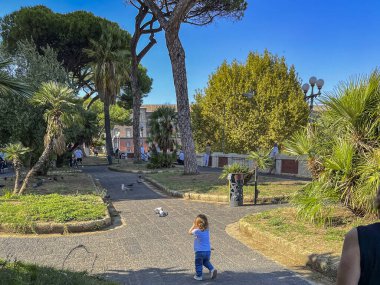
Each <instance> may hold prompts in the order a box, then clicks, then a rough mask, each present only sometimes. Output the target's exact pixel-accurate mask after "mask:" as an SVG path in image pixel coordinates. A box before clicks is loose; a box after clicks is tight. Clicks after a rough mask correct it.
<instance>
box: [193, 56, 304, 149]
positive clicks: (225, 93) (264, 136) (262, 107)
mask: <svg viewBox="0 0 380 285" xmlns="http://www.w3.org/2000/svg"><path fill="white" fill-rule="evenodd" d="M250 92H253V93H254V95H253V98H252V99H249V98H247V97H245V96H244V94H247V93H250ZM303 97H304V96H303V93H302V90H301V87H300V82H299V81H298V78H297V74H296V72H295V69H294V67H293V66H291V67H288V66H287V64H286V62H285V59H284V58H279V57H277V56H274V55H272V54H270V53H269V52H268V51H266V52H265V53H264V54H263V55H260V54H258V53H250V54H249V55H248V57H247V60H246V62H245V63H238V62H236V61H234V62H232V63H231V64H228V63H227V62H224V63H223V64H222V65H221V66H219V68H218V69H217V71H216V72H215V73H213V74H212V75H211V76H210V79H209V82H208V85H207V87H206V88H205V90H204V94H202V93H201V92H198V93H197V94H196V96H195V104H194V105H193V107H192V109H193V111H194V113H193V117H192V119H193V122H192V123H193V129H194V138H195V141H196V142H197V146H198V149H203V148H204V146H205V144H206V143H207V142H211V143H212V145H213V148H214V149H215V150H222V149H223V141H225V151H227V152H236V153H247V152H249V151H251V150H257V149H259V148H264V149H267V148H269V147H270V146H271V145H273V143H274V142H279V143H281V142H283V141H284V140H285V139H287V138H288V137H289V136H290V135H291V134H292V133H294V132H295V131H297V130H299V129H300V128H302V126H305V125H306V123H307V118H308V114H309V109H308V107H307V104H306V103H305V102H304V99H303Z"/></svg>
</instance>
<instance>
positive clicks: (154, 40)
mask: <svg viewBox="0 0 380 285" xmlns="http://www.w3.org/2000/svg"><path fill="white" fill-rule="evenodd" d="M149 40H150V41H149V43H148V44H147V45H146V46H145V47H144V48H143V49H142V50H141V51H140V52H139V54H138V55H137V63H140V61H141V59H142V58H143V57H144V56H145V55H146V54H147V53H148V51H149V50H150V49H151V48H152V46H154V45H155V44H156V43H157V41H156V39H155V38H154V34H153V33H152V34H151V35H150V37H149Z"/></svg>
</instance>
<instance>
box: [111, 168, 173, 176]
mask: <svg viewBox="0 0 380 285" xmlns="http://www.w3.org/2000/svg"><path fill="white" fill-rule="evenodd" d="M108 169H109V170H111V171H115V172H124V173H137V174H154V173H163V172H170V171H168V170H132V169H131V170H126V169H119V168H116V167H113V166H108ZM174 171H177V170H174ZM174 171H172V172H174Z"/></svg>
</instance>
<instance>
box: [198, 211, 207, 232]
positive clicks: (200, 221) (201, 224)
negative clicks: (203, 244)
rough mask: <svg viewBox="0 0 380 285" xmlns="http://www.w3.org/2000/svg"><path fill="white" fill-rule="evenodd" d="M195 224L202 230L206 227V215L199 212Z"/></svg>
mask: <svg viewBox="0 0 380 285" xmlns="http://www.w3.org/2000/svg"><path fill="white" fill-rule="evenodd" d="M195 225H196V226H197V227H198V228H199V229H200V230H201V231H202V232H203V231H204V230H207V229H208V220H207V217H206V215H203V214H199V215H198V216H197V217H196V218H195Z"/></svg>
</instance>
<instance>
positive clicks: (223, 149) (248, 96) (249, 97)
mask: <svg viewBox="0 0 380 285" xmlns="http://www.w3.org/2000/svg"><path fill="white" fill-rule="evenodd" d="M254 95H255V92H254V91H251V92H248V93H244V94H243V96H244V97H246V98H248V99H252V98H253V96H254ZM231 98H234V96H230V97H227V98H226V99H225V100H224V101H223V129H222V151H223V153H225V144H226V133H225V129H226V107H227V102H228V100H230V99H231Z"/></svg>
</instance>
